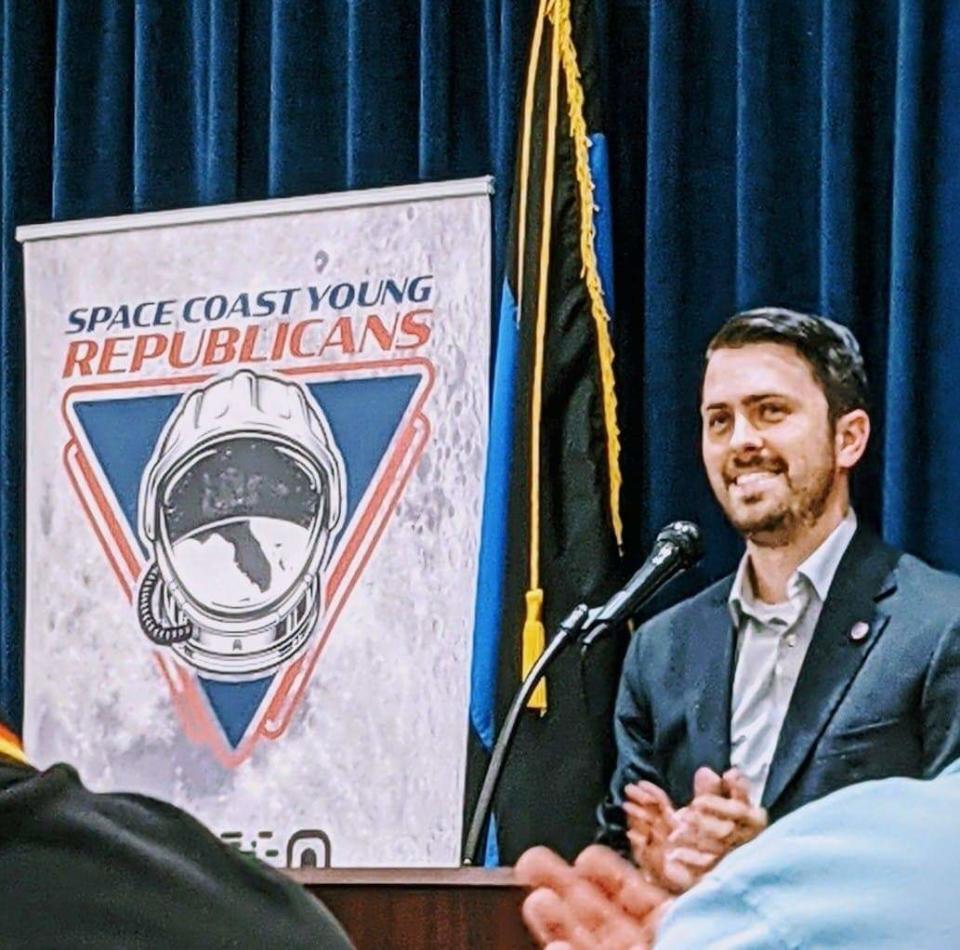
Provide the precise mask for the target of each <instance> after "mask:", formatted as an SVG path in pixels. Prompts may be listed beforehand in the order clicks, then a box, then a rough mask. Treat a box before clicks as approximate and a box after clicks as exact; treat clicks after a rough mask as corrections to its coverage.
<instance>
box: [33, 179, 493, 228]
mask: <svg viewBox="0 0 960 950" xmlns="http://www.w3.org/2000/svg"><path fill="white" fill-rule="evenodd" d="M492 194H493V177H492V176H490V175H487V176H484V177H482V178H462V179H458V180H456V181H438V182H425V183H423V184H418V185H397V186H394V187H390V188H365V189H363V190H361V191H343V192H337V193H334V194H326V195H301V196H297V197H293V198H269V199H267V200H266V201H244V202H236V203H235V204H226V205H201V206H200V207H196V208H175V209H172V210H170V211H147V212H140V213H138V214H121V215H115V216H113V217H104V218H84V219H82V220H78V221H53V222H50V223H49V224H27V225H22V226H21V227H19V228H17V230H16V237H17V240H18V241H20V242H21V243H26V242H28V241H47V240H50V239H51V238H61V237H79V236H81V235H84V234H106V233H107V232H109V231H136V230H141V229H144V228H163V227H171V226H176V225H178V224H198V223H200V222H207V221H230V220H238V219H242V218H261V217H267V216H270V215H283V214H298V213H300V212H303V211H325V210H328V209H331V208H361V207H363V206H365V205H385V204H398V203H402V202H404V201H430V200H434V199H438V198H457V197H463V196H467V195H492Z"/></svg>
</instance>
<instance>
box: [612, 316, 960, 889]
mask: <svg viewBox="0 0 960 950" xmlns="http://www.w3.org/2000/svg"><path fill="white" fill-rule="evenodd" d="M701 422H702V453H703V462H704V467H705V469H706V472H707V476H708V478H709V481H710V485H711V488H712V489H713V492H714V494H715V496H716V498H717V501H718V502H719V503H720V505H721V507H722V508H723V510H724V512H725V514H726V516H727V517H728V518H729V520H730V522H731V523H732V524H733V526H734V527H735V528H736V529H737V531H738V532H739V533H740V534H741V535H742V537H743V539H744V541H745V542H746V550H745V552H744V555H743V558H742V560H741V561H740V565H739V568H738V569H737V571H736V572H735V574H733V575H731V576H729V577H727V578H725V579H723V580H721V581H719V582H718V583H716V584H714V585H713V586H712V587H710V588H708V589H707V590H705V591H703V592H702V593H701V594H699V595H697V596H696V597H693V598H692V599H690V600H687V601H685V602H683V603H681V604H679V605H677V606H676V607H673V608H672V609H670V610H668V611H666V612H664V613H662V614H660V615H659V616H657V617H655V618H653V619H652V620H651V621H649V622H648V623H647V624H645V625H644V626H643V627H642V628H641V629H640V630H638V631H637V633H636V634H635V636H634V637H633V640H632V642H631V645H630V648H629V650H628V653H627V656H626V659H625V661H624V667H623V673H622V678H621V684H620V691H619V695H618V699H617V707H616V722H615V730H616V736H617V744H618V764H617V768H616V771H615V773H614V776H613V779H612V782H611V789H610V796H609V798H608V800H607V801H606V802H605V803H604V804H603V805H602V806H601V809H600V819H601V834H600V840H601V841H603V842H605V843H608V844H611V845H613V846H614V847H617V848H618V849H619V850H621V851H628V850H632V853H633V856H634V858H635V860H637V862H638V863H639V864H640V865H641V866H642V867H643V868H644V870H645V871H646V872H647V874H648V877H650V878H651V879H653V880H654V881H656V883H658V884H660V885H662V886H666V887H667V888H669V889H670V890H672V891H675V892H676V891H682V890H685V889H686V888H687V887H689V886H690V884H692V883H693V882H694V881H695V880H697V879H698V878H699V876H701V875H702V874H703V873H704V872H705V871H707V870H709V868H711V867H712V866H713V865H715V864H716V863H717V862H718V861H719V860H720V858H722V856H723V855H724V854H725V853H726V852H727V851H729V850H731V849H732V848H733V847H735V846H737V845H739V844H742V843H744V842H745V841H748V840H750V839H751V838H752V837H755V836H756V835H757V834H758V833H759V832H760V831H761V830H762V829H763V828H764V827H765V826H766V824H767V822H768V820H774V819H777V818H779V817H780V816H782V815H785V814H787V813H789V812H791V811H793V810H794V809H796V808H798V807H799V806H801V805H803V804H805V803H807V802H810V801H812V800H814V799H818V798H821V797H822V796H824V795H826V794H828V793H829V792H832V791H834V790H836V789H839V788H842V787H844V786H847V785H851V784H854V783H856V782H861V781H864V780H867V779H877V778H884V777H887V776H898V775H899V776H909V777H918V778H919V777H922V778H929V777H932V776H934V775H936V774H937V773H938V772H939V771H940V770H941V769H942V768H943V767H944V766H945V765H946V764H947V763H949V762H951V761H953V760H954V759H956V758H957V757H958V756H960V715H958V708H960V579H958V578H956V577H954V576H952V575H948V574H944V573H941V572H938V571H935V570H933V569H932V568H930V567H928V566H927V565H925V564H924V563H922V562H921V561H919V560H917V559H916V558H914V557H912V556H910V555H907V554H902V553H901V552H898V551H895V550H893V549H891V548H890V547H888V546H886V545H885V544H883V543H882V542H881V541H880V540H879V539H878V538H877V537H875V536H874V535H873V534H871V533H870V532H869V531H868V530H867V529H865V528H864V527H863V526H862V525H860V524H859V523H858V521H857V516H856V514H855V512H854V511H853V508H852V507H851V505H850V475H851V472H852V470H853V468H854V467H855V466H856V465H857V463H858V462H859V461H860V459H861V458H862V456H863V454H864V452H865V450H866V448H867V442H868V440H869V436H870V417H869V412H868V394H867V381H866V375H865V372H864V368H863V360H862V357H861V355H860V349H859V346H858V345H857V342H856V340H855V339H854V337H853V335H852V334H851V333H850V332H849V331H848V330H847V329H845V328H844V327H841V326H839V325H837V324H835V323H832V322H831V321H829V320H825V319H822V318H820V317H815V316H809V315H806V314H801V313H796V312H793V311H790V310H782V309H774V308H764V309H760V310H753V311H749V312H746V313H741V314H737V315H736V316H735V317H733V318H732V319H731V320H729V321H728V322H727V323H726V324H725V325H724V326H723V327H722V328H721V329H720V331H719V332H718V333H717V335H716V336H715V337H714V339H713V340H712V341H711V343H710V345H709V347H708V349H707V354H706V365H705V371H704V377H703V387H702V400H701Z"/></svg>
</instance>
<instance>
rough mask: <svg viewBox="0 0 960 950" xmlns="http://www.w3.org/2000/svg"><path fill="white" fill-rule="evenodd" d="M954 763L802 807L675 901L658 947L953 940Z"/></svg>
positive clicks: (919, 947)
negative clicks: (928, 775) (925, 777)
mask: <svg viewBox="0 0 960 950" xmlns="http://www.w3.org/2000/svg"><path fill="white" fill-rule="evenodd" d="M958 879H960V762H955V763H954V764H953V765H951V766H949V767H948V768H946V769H945V770H944V771H943V772H942V773H941V774H940V775H939V776H938V777H937V778H936V779H933V780H932V781H918V780H915V779H902V778H893V779H884V780H882V781H878V782H864V783H863V784H860V785H853V786H850V787H849V788H845V789H843V790H841V791H839V792H835V793H834V794H832V795H828V796H827V797H826V798H823V799H821V800H820V801H817V802H814V803H812V804H810V805H807V806H805V807H804V808H801V809H799V810H798V811H796V812H794V813H793V814H792V815H789V816H787V817H786V818H784V819H782V820H781V821H779V822H778V823H777V824H775V825H773V826H772V827H771V828H770V829H769V830H768V831H766V832H764V834H763V835H761V836H760V837H759V838H758V839H757V840H756V841H755V842H753V843H752V844H750V845H747V846H745V847H744V848H742V849H740V850H739V851H737V852H735V853H734V854H732V855H730V857H728V858H727V859H726V860H724V861H723V863H722V864H721V865H720V866H719V867H718V868H717V870H716V871H714V872H713V873H711V874H709V875H708V876H707V877H706V878H704V879H703V881H702V882H701V883H700V884H699V885H697V887H695V888H694V889H693V890H691V891H690V892H689V893H687V894H685V895H684V896H683V897H682V898H680V899H679V900H678V901H677V902H676V903H675V904H674V906H673V907H672V908H671V910H670V912H669V913H668V914H667V916H666V917H665V919H664V921H663V923H662V924H661V926H660V930H659V933H658V935H657V941H656V944H655V947H656V950H681V948H682V950H690V948H692V947H710V948H711V950H715V948H716V950H752V948H761V947H762V948H764V950H768V948H775V950H778V948H785V947H789V948H800V947H803V948H808V947H816V948H818V950H819V948H834V947H858V948H859V947H863V948H871V950H875V948H878V947H881V948H882V947H890V948H893V947H898V948H902V947H910V948H911V950H928V948H929V950H946V948H951V947H960V890H958Z"/></svg>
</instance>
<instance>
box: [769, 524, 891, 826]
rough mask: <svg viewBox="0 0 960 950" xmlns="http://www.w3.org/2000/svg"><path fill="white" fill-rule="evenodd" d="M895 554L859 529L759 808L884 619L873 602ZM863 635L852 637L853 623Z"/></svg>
mask: <svg viewBox="0 0 960 950" xmlns="http://www.w3.org/2000/svg"><path fill="white" fill-rule="evenodd" d="M899 557H900V555H899V552H897V551H894V550H893V549H892V548H888V547H886V545H884V544H883V543H882V542H881V541H880V540H879V539H878V538H876V537H875V536H873V535H872V534H870V533H869V532H867V531H865V530H864V529H862V528H861V529H860V530H858V531H857V533H856V534H855V535H854V537H853V540H852V541H851V542H850V546H849V547H848V548H847V550H846V552H845V553H844V555H843V558H842V559H841V561H840V565H839V567H838V568H837V573H836V576H835V577H834V579H833V584H832V585H831V586H830V593H829V594H828V595H827V601H826V603H825V604H824V605H823V610H822V612H821V614H820V619H819V621H818V623H817V626H816V629H815V630H814V633H813V639H812V641H811V643H810V647H809V649H808V651H807V655H806V657H805V658H804V661H803V666H802V668H801V670H800V676H799V678H798V679H797V684H796V687H795V689H794V691H793V697H792V699H791V702H790V706H789V708H788V710H787V715H786V718H785V719H784V722H783V728H782V729H781V730H780V738H779V740H778V742H777V749H776V752H775V754H774V757H773V762H772V763H771V765H770V773H769V775H768V777H767V784H766V787H765V788H764V792H763V805H764V807H765V808H770V807H771V806H772V805H774V804H775V803H776V801H777V799H778V798H779V797H780V795H781V794H782V793H783V790H784V789H785V788H786V787H787V785H788V783H789V782H790V780H791V779H792V778H793V777H794V775H796V773H797V770H798V769H799V768H800V766H801V765H802V764H803V762H804V760H805V759H806V758H807V756H808V754H810V752H811V750H812V749H813V747H814V745H815V743H816V742H817V740H818V739H819V738H820V735H821V734H822V733H823V730H824V729H825V728H826V725H827V723H828V722H829V721H830V718H831V716H833V713H834V711H835V710H836V708H837V706H838V705H839V703H840V700H841V699H842V698H843V696H844V694H845V693H846V691H847V689H848V687H849V686H850V683H851V682H852V681H853V678H854V676H856V673H857V670H859V668H860V665H861V664H862V663H863V661H864V659H865V658H866V656H867V654H868V653H869V652H870V648H871V647H872V645H873V643H874V642H875V641H876V639H877V637H879V636H880V634H881V632H882V631H883V628H884V626H885V625H886V622H887V620H888V619H889V617H888V616H887V615H886V614H885V613H884V611H883V609H882V607H880V606H879V605H878V604H877V601H879V600H881V599H882V598H883V597H885V596H886V595H888V594H889V593H891V592H892V591H893V590H894V588H895V586H896V585H895V575H894V574H893V573H891V572H892V570H893V567H894V565H895V564H896V562H897V560H898V559H899ZM858 622H865V623H866V624H867V625H868V629H867V632H866V635H865V636H862V637H860V638H859V639H856V640H855V639H853V638H852V637H851V636H850V631H851V629H852V628H853V626H854V624H856V623H858Z"/></svg>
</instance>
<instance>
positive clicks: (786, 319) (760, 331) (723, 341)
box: [706, 307, 870, 423]
mask: <svg viewBox="0 0 960 950" xmlns="http://www.w3.org/2000/svg"><path fill="white" fill-rule="evenodd" d="M753 343H780V344H782V345H783V346H789V347H792V348H793V349H794V350H796V352H797V353H798V354H799V355H800V356H802V357H803V359H805V360H806V361H807V363H808V364H809V366H810V369H811V371H812V372H813V376H814V378H815V379H816V380H817V382H818V383H819V384H820V388H821V389H822V390H823V394H824V396H826V398H827V409H828V411H829V414H830V422H831V423H835V422H836V421H837V419H839V418H840V416H842V415H845V414H846V413H848V412H852V411H853V410H854V409H864V410H867V411H869V408H870V395H869V388H868V386H867V373H866V370H865V369H864V367H863V357H862V356H861V355H860V344H859V343H857V338H856V337H855V336H854V335H853V334H852V333H851V332H850V331H849V330H848V329H847V328H846V327H845V326H841V325H840V324H839V323H834V322H833V321H832V320H828V319H826V317H818V316H815V315H813V314H809V313H799V312H797V311H796V310H786V309H784V308H782V307H760V308H758V309H756V310H745V311H744V312H743V313H738V314H735V315H734V316H732V317H731V318H730V319H729V320H728V321H727V322H726V323H725V324H724V325H723V326H722V327H720V329H719V330H718V331H717V333H716V335H715V336H714V338H713V339H712V340H711V341H710V343H709V345H708V346H707V352H706V360H707V361H709V359H710V357H711V356H713V354H714V353H715V352H716V351H717V350H727V349H736V348H738V347H741V346H749V345H750V344H753Z"/></svg>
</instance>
